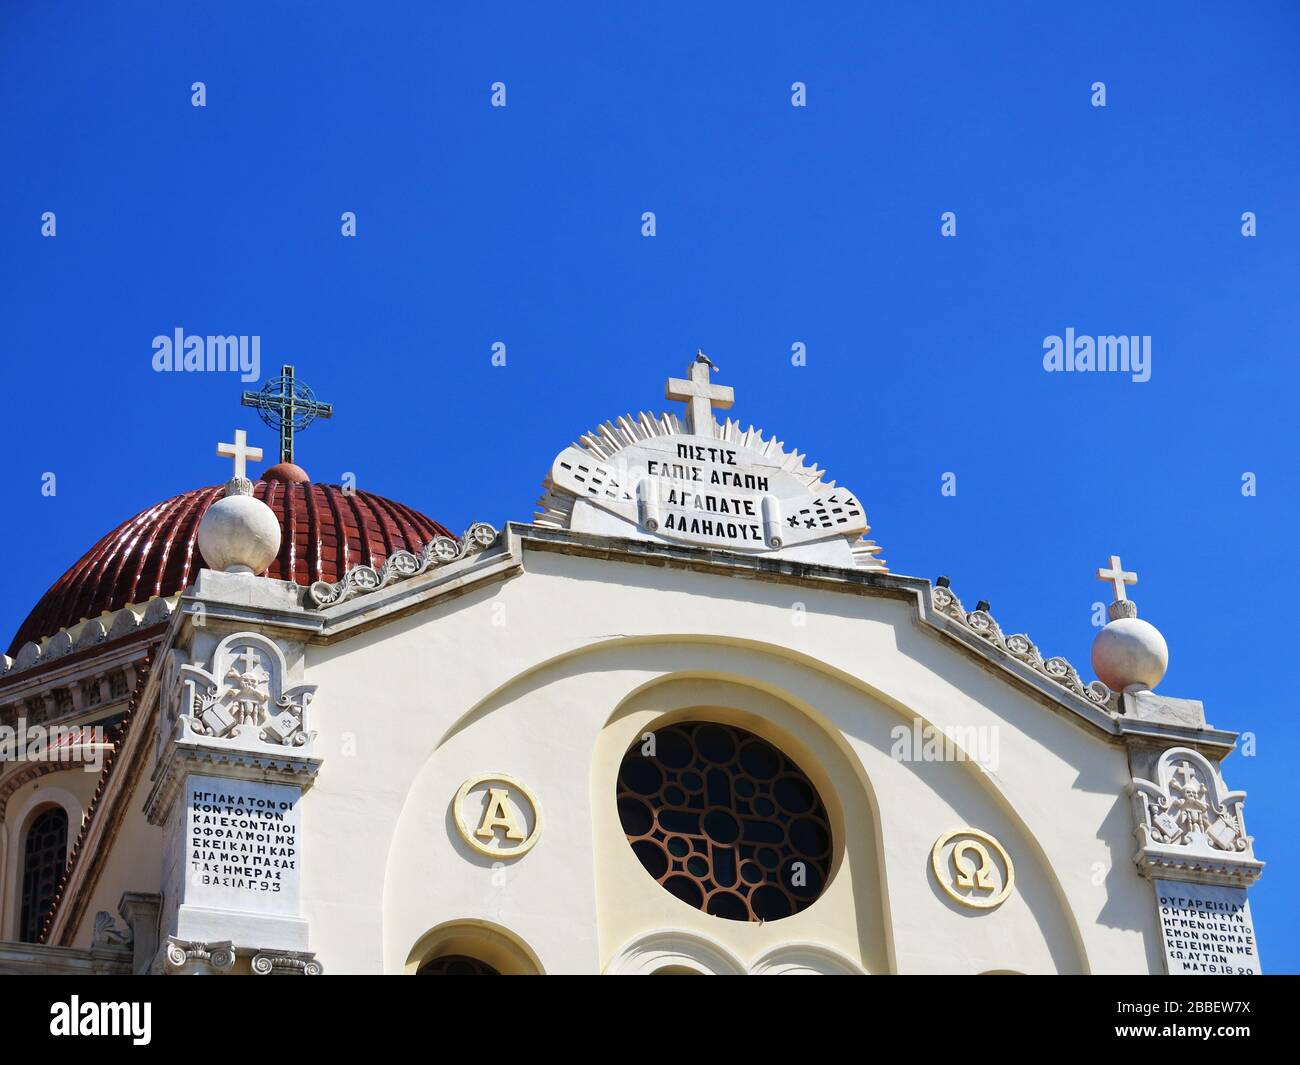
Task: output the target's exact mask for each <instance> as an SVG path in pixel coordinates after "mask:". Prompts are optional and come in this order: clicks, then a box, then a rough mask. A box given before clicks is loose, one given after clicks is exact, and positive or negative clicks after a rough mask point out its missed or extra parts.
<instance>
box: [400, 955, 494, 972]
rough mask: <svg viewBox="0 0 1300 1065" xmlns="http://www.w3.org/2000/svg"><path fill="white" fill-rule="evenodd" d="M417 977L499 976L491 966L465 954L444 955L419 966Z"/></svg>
mask: <svg viewBox="0 0 1300 1065" xmlns="http://www.w3.org/2000/svg"><path fill="white" fill-rule="evenodd" d="M416 975H417V976H500V975H501V974H500V973H499V972H497V970H496V969H494V968H493V967H492V966H491V965H489V964H488V963H487V962H485V961H480V960H479V959H478V958H471V957H469V955H467V954H444V955H442V956H441V957H439V958H434V959H433V961H431V962H426V963H425V964H424V965H422V966H420V971H419V972H418V973H417V974H416Z"/></svg>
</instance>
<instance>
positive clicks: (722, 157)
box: [0, 2, 1300, 972]
mask: <svg viewBox="0 0 1300 1065" xmlns="http://www.w3.org/2000/svg"><path fill="white" fill-rule="evenodd" d="M1077 6H1078V8H1079V10H1077V11H1076V12H1075V13H1073V14H1066V13H1060V12H1055V11H1053V12H1051V13H1048V12H1047V11H1046V10H1045V9H1044V6H1043V5H1040V4H1031V3H1025V4H989V5H967V4H950V5H930V4H921V3H899V4H871V5H863V4H853V5H848V4H839V5H818V8H817V10H814V11H804V10H799V7H800V5H790V4H746V5H744V6H743V8H742V7H739V6H735V7H732V6H727V5H643V6H642V5H638V6H630V5H620V6H619V8H618V10H612V9H611V5H595V4H593V5H589V6H579V5H565V6H564V10H563V11H562V12H561V11H556V10H550V9H549V8H543V7H542V6H541V5H532V4H515V3H498V4H493V5H470V4H463V5H446V4H440V5H436V6H435V5H427V4H409V5H397V4H369V5H341V4H335V3H325V2H322V3H316V4H312V5H309V6H303V5H289V4H267V5H260V4H259V5H254V4H236V3H223V4H220V5H194V4H186V5H180V4H174V3H158V4H153V3H131V4H122V5H117V6H116V7H115V8H110V7H109V6H108V5H86V4H71V3H54V2H44V3H10V4H6V5H5V6H4V8H3V11H2V12H0V150H2V151H3V158H4V165H3V167H0V323H3V332H2V333H0V342H2V343H3V359H4V370H5V381H6V392H7V395H8V398H9V402H8V403H7V404H6V417H5V419H4V428H3V434H4V449H5V453H6V462H5V471H6V472H5V476H4V477H3V479H0V514H3V516H4V530H5V536H6V538H7V539H8V542H9V557H10V566H9V572H8V574H7V581H6V584H7V590H8V594H7V595H6V596H5V597H4V601H3V604H0V630H3V631H4V634H5V635H4V638H3V640H2V641H0V642H3V643H7V642H8V638H9V634H11V633H12V632H13V631H14V629H16V627H17V626H18V624H19V623H20V622H21V620H22V619H23V617H24V616H25V615H26V613H27V611H28V609H30V607H31V605H32V604H34V603H35V601H36V600H37V599H38V598H39V596H40V595H41V593H42V592H43V591H44V590H45V588H46V587H47V586H48V585H49V584H50V583H51V582H53V581H54V580H55V579H56V578H57V577H58V576H59V574H60V573H62V572H63V570H64V569H65V568H66V567H67V566H68V565H69V564H70V563H72V562H73V561H74V560H75V559H76V558H77V557H78V556H79V555H80V554H81V553H82V552H83V551H84V550H86V548H88V547H89V546H90V544H91V543H92V542H93V541H94V540H95V539H97V538H98V537H99V536H100V535H101V534H102V533H103V532H105V531H106V530H107V529H108V528H110V527H112V526H113V525H115V524H116V523H118V522H119V521H121V520H122V519H124V518H126V517H128V516H130V515H131V514H133V513H135V512H136V511H138V510H140V509H142V508H144V507H145V506H148V505H150V504H152V503H154V502H156V501H158V500H160V499H162V498H165V497H167V496H170V495H172V494H175V493H177V492H180V491H183V490H187V489H190V488H194V487H197V486H200V485H205V484H214V483H218V482H220V481H221V480H223V479H224V477H225V476H228V470H229V466H228V464H227V463H224V462H221V461H219V460H217V459H216V458H215V457H214V456H213V453H212V452H213V447H214V444H215V443H216V441H217V440H228V439H230V438H231V437H230V433H231V431H232V430H233V429H234V428H235V427H237V426H244V427H246V428H248V429H249V430H250V433H251V436H252V439H253V441H254V442H255V443H260V444H261V445H262V446H264V447H265V448H267V449H268V451H269V450H270V449H271V448H272V446H273V444H274V440H273V439H272V436H271V434H270V432H269V431H267V430H266V429H265V428H264V427H263V426H261V424H260V423H259V422H257V421H256V420H255V416H254V415H253V414H252V412H251V411H246V410H243V409H241V408H240V406H239V394H240V391H241V389H242V388H243V387H246V386H244V385H243V384H242V383H241V382H239V381H238V380H237V379H236V378H234V377H233V376H230V375H226V376H220V375H213V374H183V373H182V374H158V373H155V372H153V370H152V368H151V358H152V354H153V352H152V347H151V341H152V338H153V337H155V336H156V335H159V334H170V333H171V332H172V331H173V330H175V329H176V328H183V329H185V330H186V331H187V332H190V333H199V334H208V333H219V334H248V335H252V334H256V335H259V336H260V337H261V343H262V356H263V371H264V374H267V373H274V372H276V371H277V369H278V366H279V363H280V362H281V361H288V362H293V363H295V364H296V366H297V367H298V373H299V375H300V377H301V378H302V379H304V380H306V381H308V382H309V383H310V384H311V385H312V386H313V387H314V388H315V389H316V391H317V393H318V395H320V396H321V398H323V399H325V400H329V401H332V402H333V403H334V404H335V407H336V414H335V418H334V420H333V421H331V422H327V423H321V424H318V425H317V426H314V427H312V428H311V429H310V430H309V432H308V433H306V434H305V435H304V436H303V437H302V439H301V443H300V447H299V454H298V457H299V460H300V462H301V463H302V465H304V466H305V467H307V469H308V470H309V471H310V472H311V474H312V475H313V477H314V478H315V479H316V480H320V481H337V480H338V479H339V478H340V477H341V476H342V474H343V473H344V472H345V471H348V472H352V473H354V474H355V475H356V478H357V482H358V485H359V486H360V487H362V488H365V489H368V490H370V491H375V492H379V493H381V494H384V495H389V496H392V497H394V498H397V499H400V500H402V501H404V502H407V503H409V504H411V505H413V506H416V507H418V508H420V509H423V510H425V511H426V512H427V513H429V514H430V515H431V516H433V517H436V518H437V519H439V520H441V521H442V522H444V523H445V524H447V525H449V526H451V527H453V528H456V529H460V528H464V527H465V526H466V525H468V524H469V523H470V522H471V521H473V520H486V521H491V522H494V523H501V522H504V521H506V520H510V519H515V520H527V519H528V518H529V517H530V516H531V514H532V512H533V503H534V501H535V499H536V497H537V495H538V493H539V485H540V482H541V479H542V477H543V476H544V475H545V473H546V471H547V469H548V467H549V463H550V461H551V458H552V457H553V455H554V454H555V453H556V452H557V451H558V450H560V449H561V448H562V447H563V446H565V445H566V444H568V443H569V442H571V440H572V439H573V438H575V437H576V436H577V435H578V434H579V433H581V432H582V431H584V430H586V429H588V428H590V427H592V426H593V425H594V424H596V423H597V422H599V421H601V420H603V419H605V418H609V417H614V416H617V415H619V414H621V413H623V412H626V411H629V410H639V409H643V408H649V409H655V410H658V409H662V408H663V406H664V404H663V400H662V395H663V383H664V380H665V379H666V378H667V377H668V376H670V375H680V374H681V372H682V371H683V370H684V369H685V367H686V364H687V362H688V360H689V357H690V355H691V353H693V352H694V351H695V349H696V348H697V347H702V348H703V349H704V350H705V351H706V352H708V353H709V354H710V355H711V356H712V357H713V359H714V360H715V362H717V363H718V364H719V366H720V367H721V368H722V373H721V376H720V378H719V379H720V380H721V381H722V382H724V383H727V384H730V385H733V386H734V387H735V389H736V394H737V402H736V407H735V409H734V411H733V413H734V414H735V415H736V416H738V417H739V418H741V419H742V420H743V421H744V422H745V423H746V424H749V423H750V422H751V421H752V422H754V423H755V424H758V425H761V426H763V427H764V428H766V429H767V430H769V431H771V432H775V433H776V434H777V435H778V436H779V437H781V438H782V439H784V440H785V441H786V442H787V443H788V444H790V445H793V446H795V447H797V448H798V449H800V450H801V451H807V452H808V453H809V454H810V455H811V457H812V458H813V459H815V460H816V461H818V462H819V463H820V464H821V465H823V466H824V467H826V468H827V469H828V470H829V471H830V473H831V475H832V476H834V477H836V478H837V479H839V480H841V481H843V482H844V483H845V484H847V485H848V486H849V487H850V488H852V489H853V490H854V491H855V492H856V493H857V494H858V495H859V496H860V498H861V499H862V500H863V502H864V503H865V505H866V507H867V513H868V517H869V519H870V521H871V523H872V526H873V529H872V534H871V535H872V536H873V537H874V538H876V539H877V540H878V541H879V542H880V543H881V544H882V545H883V547H884V557H885V558H886V559H887V560H888V562H889V564H890V566H891V568H892V569H894V570H895V571H896V572H900V573H905V574H912V575H917V576H924V577H931V578H932V577H934V576H936V575H938V574H946V575H948V576H950V577H951V578H952V583H953V588H954V590H956V591H957V593H958V594H959V595H960V596H962V597H963V599H965V600H966V601H967V602H968V603H970V604H973V603H974V602H975V601H976V600H978V599H981V598H985V599H988V600H990V601H991V602H992V604H993V610H994V613H995V615H996V616H997V617H998V619H999V621H1000V622H1001V624H1002V626H1003V628H1004V629H1005V630H1007V631H1026V632H1028V633H1029V634H1030V636H1031V637H1032V638H1033V639H1034V640H1035V641H1036V642H1037V643H1038V644H1039V646H1040V647H1041V648H1043V649H1044V651H1045V652H1047V653H1049V654H1063V655H1065V656H1067V657H1068V658H1070V659H1071V660H1072V661H1074V662H1075V663H1076V664H1077V665H1079V666H1080V668H1081V669H1082V670H1083V671H1084V672H1085V673H1086V674H1088V675H1089V676H1090V675H1091V672H1090V667H1089V666H1088V654H1089V647H1090V644H1091V640H1092V637H1093V634H1094V629H1093V628H1092V625H1091V614H1092V604H1093V603H1094V602H1097V601H1099V600H1104V599H1105V598H1106V592H1105V589H1104V588H1103V586H1102V585H1100V584H1099V583H1097V582H1096V581H1095V580H1094V578H1093V572H1094V570H1095V569H1096V567H1097V566H1098V565H1101V564H1103V563H1104V562H1105V561H1106V557H1107V556H1108V555H1109V554H1111V553H1118V554H1120V555H1122V557H1123V560H1124V563H1125V565H1126V566H1127V567H1128V568H1133V569H1136V570H1137V571H1138V572H1139V573H1140V575H1141V581H1140V583H1139V585H1138V587H1137V588H1136V589H1134V590H1133V593H1132V594H1133V597H1134V598H1135V599H1136V600H1137V602H1138V603H1139V605H1140V608H1141V611H1142V616H1143V617H1145V618H1147V619H1148V620H1150V621H1152V622H1153V623H1154V624H1156V625H1158V626H1159V627H1160V628H1161V630H1162V631H1163V632H1164V633H1165V636H1166V638H1167V639H1168V642H1169V645H1170V651H1171V663H1170V668H1169V673H1168V675H1167V677H1166V679H1165V681H1164V683H1163V684H1162V685H1161V690H1162V691H1163V692H1165V693H1166V694H1169V695H1174V696H1181V697H1190V698H1198V699H1202V700H1204V702H1205V704H1206V709H1207V714H1208V717H1209V719H1210V721H1211V722H1212V723H1213V724H1215V725H1216V726H1219V727H1223V728H1230V729H1234V730H1239V731H1249V732H1251V733H1253V734H1254V736H1255V738H1256V743H1257V754H1256V756H1255V757H1253V758H1247V757H1243V756H1242V755H1241V754H1240V753H1236V754H1234V755H1232V756H1231V757H1230V759H1229V760H1228V762H1227V763H1226V775H1227V778H1228V781H1229V783H1230V784H1231V785H1232V786H1234V787H1238V788H1244V789H1246V790H1247V791H1248V792H1249V795H1250V798H1249V800H1248V802H1247V806H1246V811H1247V818H1248V828H1249V830H1250V831H1251V832H1252V833H1253V834H1254V835H1256V836H1257V837H1258V839H1259V845H1258V850H1259V853H1260V856H1261V857H1263V858H1264V859H1266V860H1267V861H1268V863H1269V867H1268V869H1267V871H1266V872H1265V874H1264V876H1263V878H1262V879H1261V881H1260V882H1259V884H1258V885H1257V886H1256V887H1255V888H1254V889H1253V890H1252V892H1251V899H1252V905H1253V907H1254V910H1255V917H1256V923H1257V927H1258V929H1259V932H1260V937H1261V954H1262V959H1263V963H1264V967H1265V970H1266V971H1272V972H1280V971H1291V972H1294V971H1298V970H1300V918H1298V917H1297V913H1296V907H1295V906H1294V897H1295V894H1294V886H1293V885H1294V882H1295V878H1296V877H1297V876H1300V858H1298V857H1297V853H1296V848H1295V845H1294V835H1295V832H1294V827H1293V826H1294V818H1295V813H1294V811H1295V798H1294V784H1293V779H1294V776H1295V773H1294V768H1293V766H1294V761H1295V753H1294V752H1295V737H1294V726H1293V725H1292V718H1293V717H1294V715H1295V713H1296V707H1295V703H1296V699H1295V695H1294V692H1295V691H1296V687H1297V682H1298V681H1300V665H1298V664H1297V660H1298V657H1300V656H1297V655H1296V654H1295V652H1294V650H1293V638H1294V636H1293V632H1294V630H1293V626H1292V624H1291V621H1290V617H1289V615H1290V607H1291V606H1292V605H1293V604H1294V603H1295V602H1297V592H1298V590H1300V589H1297V583H1298V580H1297V574H1296V566H1295V563H1294V551H1293V546H1292V545H1293V543H1294V540H1295V534H1294V530H1295V528H1296V519H1297V509H1298V508H1297V504H1296V499H1297V473H1296V468H1295V453H1296V439H1295V438H1296V425H1295V423H1296V418H1295V413H1294V412H1295V396H1296V390H1297V389H1296V386H1297V377H1298V376H1300V374H1298V373H1297V370H1296V358H1295V354H1296V340H1297V329H1296V315H1295V306H1296V296H1295V278H1296V276H1297V266H1298V265H1300V263H1298V262H1297V259H1298V256H1297V247H1300V242H1298V238H1300V140H1298V139H1297V137H1296V135H1295V132H1296V129H1297V119H1298V118H1300V63H1298V62H1297V61H1296V59H1297V54H1298V53H1297V49H1298V47H1300V9H1297V8H1296V7H1295V5H1293V4H1288V3H1275V4H1264V3H1260V4H1249V5H1221V4H1186V5H1185V4H1178V5H1160V4H1143V5H1131V4H1099V3H1094V4H1087V5H1077ZM701 7H707V8H708V10H707V11H701V10H698V8H701ZM196 81H202V82H204V83H205V85H206V90H207V106H206V107H204V108H196V107H193V106H191V85H192V84H193V83H194V82H196ZM497 81H500V82H504V83H505V85H506V93H507V97H506V98H507V106H506V107H505V108H494V107H492V106H490V94H491V88H490V86H491V85H492V83H493V82H497ZM795 81H802V82H804V83H806V85H807V106H806V107H803V108H796V107H792V106H791V85H792V83H793V82H795ZM1096 81H1101V82H1104V83H1105V85H1106V106H1105V107H1104V108H1100V107H1094V106H1092V104H1091V97H1092V95H1093V93H1092V89H1091V86H1092V84H1093V83H1094V82H1096ZM46 211H53V212H55V215H56V218H57V236H56V237H54V238H46V237H42V236H41V233H40V228H41V216H42V213H43V212H46ZM344 211H353V212H356V216H357V236H356V237H355V238H344V237H343V236H342V235H341V234H340V215H341V214H342V213H343V212H344ZM646 211H653V212H654V213H655V216H656V222H657V234H656V235H655V236H654V237H653V238H647V237H643V236H642V235H641V228H642V222H641V218H642V214H643V212H646ZM945 211H952V212H955V214H956V216H957V236H956V237H954V238H944V237H942V236H941V235H940V216H941V215H942V213H943V212H945ZM1246 211H1251V212H1254V213H1255V214H1256V216H1257V219H1258V222H1257V225H1258V235H1257V236H1255V237H1253V238H1247V237H1244V236H1243V235H1242V233H1241V227H1242V222H1241V216H1242V213H1243V212H1246ZM1067 328H1073V329H1074V330H1075V331H1076V332H1077V333H1079V334H1088V335H1108V334H1125V335H1128V334H1137V335H1145V336H1150V337H1151V338H1152V339H1151V345H1152V365H1151V371H1152V372H1151V379H1150V380H1149V381H1146V382H1145V383H1135V382H1133V381H1132V380H1131V379H1130V377H1129V376H1126V375H1121V374H1110V373H1094V374H1064V373H1058V374H1049V373H1046V372H1044V370H1043V365H1042V356H1043V341H1044V338H1045V337H1047V336H1050V335H1054V334H1056V335H1059V334H1063V333H1064V331H1065V330H1066V329H1067ZM496 342H501V343H504V344H505V345H506V352H507V357H506V366H505V367H493V366H492V365H491V361H490V359H491V354H492V345H493V344H494V343H496ZM796 342H801V343H803V344H805V345H806V349H807V365H806V366H801V367H796V366H792V365H791V358H790V355H791V345H792V344H795V343H796ZM46 472H53V473H55V474H56V475H57V489H58V490H57V495H55V496H53V497H47V496H43V495H42V494H41V484H42V475H43V474H44V473H46ZM949 472H951V473H955V474H956V478H957V480H956V484H957V493H956V495H955V496H944V495H943V494H941V491H940V488H941V483H942V477H943V474H945V473H949ZM1246 473H1252V474H1254V475H1255V478H1256V483H1257V492H1256V494H1255V495H1253V496H1246V495H1243V492H1242V477H1243V474H1246ZM1121 857H1126V856H1121Z"/></svg>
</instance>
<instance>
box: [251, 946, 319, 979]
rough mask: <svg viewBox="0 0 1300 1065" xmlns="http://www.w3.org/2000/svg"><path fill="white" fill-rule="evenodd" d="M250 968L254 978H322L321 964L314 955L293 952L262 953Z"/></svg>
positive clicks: (257, 955) (255, 957)
mask: <svg viewBox="0 0 1300 1065" xmlns="http://www.w3.org/2000/svg"><path fill="white" fill-rule="evenodd" d="M250 966H251V967H252V970H253V975H254V976H320V974H321V972H322V970H321V964H320V962H318V961H317V960H316V958H315V956H314V955H311V954H296V953H293V952H291V951H283V950H281V951H261V952H260V953H258V954H254V955H253V958H252V961H251V962H250Z"/></svg>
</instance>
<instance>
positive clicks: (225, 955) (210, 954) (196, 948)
mask: <svg viewBox="0 0 1300 1065" xmlns="http://www.w3.org/2000/svg"><path fill="white" fill-rule="evenodd" d="M166 955H167V964H168V965H169V966H171V967H172V968H173V969H180V968H183V967H184V966H185V965H188V964H189V963H191V962H197V963H200V964H202V965H205V966H207V967H208V968H211V969H215V970H216V971H218V972H226V971H228V970H230V969H233V968H234V967H235V951H234V948H233V946H232V945H231V943H230V940H225V941H223V942H221V943H194V942H190V941H188V940H184V939H177V938H176V937H175V936H168V937H167V947H166Z"/></svg>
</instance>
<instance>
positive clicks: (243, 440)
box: [217, 429, 262, 481]
mask: <svg viewBox="0 0 1300 1065" xmlns="http://www.w3.org/2000/svg"><path fill="white" fill-rule="evenodd" d="M217 454H218V455H220V456H221V457H222V458H223V459H234V460H235V480H238V481H243V480H247V479H248V473H247V469H248V467H247V463H248V460H249V459H252V460H253V461H254V462H260V461H261V460H262V449H261V448H260V447H249V446H248V434H247V433H246V432H244V430H243V429H236V430H235V442H234V443H233V444H218V445H217Z"/></svg>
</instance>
